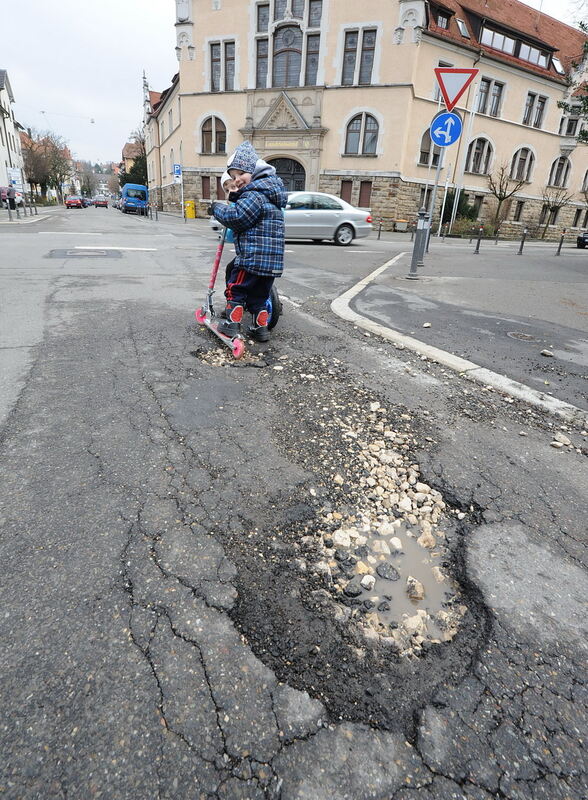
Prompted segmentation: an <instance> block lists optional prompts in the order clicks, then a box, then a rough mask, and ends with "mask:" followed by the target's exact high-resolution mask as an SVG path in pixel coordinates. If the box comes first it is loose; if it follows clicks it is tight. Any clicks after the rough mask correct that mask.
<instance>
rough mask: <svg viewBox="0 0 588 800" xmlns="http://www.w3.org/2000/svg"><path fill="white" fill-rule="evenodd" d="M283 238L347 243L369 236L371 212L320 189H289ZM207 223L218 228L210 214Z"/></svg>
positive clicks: (342, 244) (213, 227)
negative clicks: (304, 190) (300, 190)
mask: <svg viewBox="0 0 588 800" xmlns="http://www.w3.org/2000/svg"><path fill="white" fill-rule="evenodd" d="M284 222H285V223H286V239H312V240H313V242H321V241H322V240H323V239H332V240H333V241H334V242H335V244H338V245H341V247H347V246H348V245H350V244H351V242H352V241H353V240H354V239H362V238H364V237H365V236H369V234H370V233H371V231H372V216H371V214H370V212H369V211H366V210H363V209H361V208H355V206H352V205H350V204H349V203H347V202H346V201H345V200H341V198H340V197H335V195H333V194H325V193H324V192H289V193H288V203H287V204H286V208H285V209H284ZM210 226H211V228H212V229H213V230H216V231H219V230H221V225H220V223H218V222H217V221H216V220H215V219H214V217H213V218H212V219H211V222H210Z"/></svg>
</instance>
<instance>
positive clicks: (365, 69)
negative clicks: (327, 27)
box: [341, 29, 377, 86]
mask: <svg viewBox="0 0 588 800" xmlns="http://www.w3.org/2000/svg"><path fill="white" fill-rule="evenodd" d="M376 33H377V32H376V30H375V29H370V30H364V31H363V32H362V36H361V54H360V58H359V74H358V75H357V76H356V69H357V48H358V45H359V41H360V36H359V31H347V32H346V33H345V47H344V50H343V73H342V76H341V83H342V84H343V86H352V85H353V84H355V83H358V84H360V85H363V86H365V85H368V84H370V83H371V80H372V69H373V65H374V52H375V49H376Z"/></svg>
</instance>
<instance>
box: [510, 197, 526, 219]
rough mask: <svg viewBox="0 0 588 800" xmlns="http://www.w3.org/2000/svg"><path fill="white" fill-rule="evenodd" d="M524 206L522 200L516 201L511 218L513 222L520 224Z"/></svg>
mask: <svg viewBox="0 0 588 800" xmlns="http://www.w3.org/2000/svg"><path fill="white" fill-rule="evenodd" d="M524 206H525V201H524V200H517V202H516V205H515V210H514V214H513V215H512V218H513V220H514V221H515V222H520V221H521V217H522V216H523V208H524Z"/></svg>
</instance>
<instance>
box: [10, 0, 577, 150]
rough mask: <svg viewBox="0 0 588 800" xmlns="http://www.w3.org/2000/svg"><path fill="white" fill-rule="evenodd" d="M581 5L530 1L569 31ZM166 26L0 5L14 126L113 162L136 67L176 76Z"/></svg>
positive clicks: (87, 5)
mask: <svg viewBox="0 0 588 800" xmlns="http://www.w3.org/2000/svg"><path fill="white" fill-rule="evenodd" d="M245 2H246V0H243V3H244V5H245ZM580 2H581V0H543V2H542V3H541V0H530V1H529V3H528V4H529V5H531V6H533V7H534V8H539V7H542V10H543V12H544V13H546V14H551V15H552V16H555V17H557V18H558V19H560V20H562V21H564V22H567V23H568V24H573V23H574V22H575V20H576V18H577V17H578V16H579V15H578V12H577V11H575V10H574V9H577V8H578V4H579V3H580ZM174 22H175V3H174V0H0V23H1V26H2V39H1V43H0V68H2V69H6V70H8V75H9V78H10V83H11V86H12V91H13V92H14V96H15V100H16V103H15V111H16V116H17V119H18V120H19V122H21V123H22V124H23V125H25V126H26V127H33V128H37V129H40V130H46V129H51V130H53V131H55V132H56V133H59V134H61V135H62V136H64V137H65V138H66V139H67V140H68V141H69V144H70V148H71V150H72V152H73V154H74V156H75V157H76V158H80V159H87V160H90V161H93V162H95V161H120V158H121V150H122V146H123V144H124V143H125V142H126V141H127V139H128V136H129V134H130V132H131V131H132V130H133V129H134V128H135V127H137V126H138V125H139V124H140V123H141V121H142V101H143V94H142V73H143V70H145V72H146V74H147V78H148V80H149V84H150V86H151V88H152V89H156V90H158V91H161V90H162V89H164V88H165V87H167V86H169V84H170V81H171V78H172V76H173V74H174V73H175V72H176V71H177V67H178V62H177V60H176V55H175V50H174V47H175V30H174ZM42 112H45V113H42ZM92 119H93V120H94V122H91V120H92Z"/></svg>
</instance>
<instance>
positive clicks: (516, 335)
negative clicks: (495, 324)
mask: <svg viewBox="0 0 588 800" xmlns="http://www.w3.org/2000/svg"><path fill="white" fill-rule="evenodd" d="M506 335H507V336H510V338H511V339H520V341H521V342H536V341H537V339H536V338H535V337H534V336H531V335H530V334H529V333H521V331H508V333H507V334H506Z"/></svg>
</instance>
